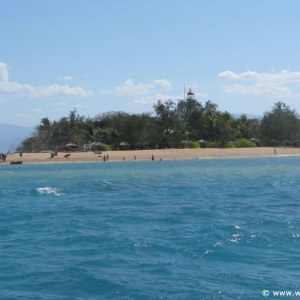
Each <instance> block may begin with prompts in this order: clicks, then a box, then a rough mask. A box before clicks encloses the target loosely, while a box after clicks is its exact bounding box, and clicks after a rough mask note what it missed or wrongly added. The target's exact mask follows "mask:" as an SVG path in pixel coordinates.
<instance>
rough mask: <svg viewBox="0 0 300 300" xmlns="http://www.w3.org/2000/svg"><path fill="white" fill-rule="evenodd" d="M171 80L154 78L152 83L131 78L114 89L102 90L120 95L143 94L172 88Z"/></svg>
mask: <svg viewBox="0 0 300 300" xmlns="http://www.w3.org/2000/svg"><path fill="white" fill-rule="evenodd" d="M171 88H172V84H171V82H169V81H167V80H165V79H158V80H154V81H153V82H152V83H142V82H141V83H138V84H135V83H134V82H133V81H132V80H131V79H128V80H126V81H125V82H124V83H122V84H121V85H119V86H116V87H115V88H114V89H112V90H105V91H100V92H101V93H102V94H107V95H119V96H133V97H134V96H142V95H147V94H149V93H153V92H155V91H158V90H170V89H171Z"/></svg>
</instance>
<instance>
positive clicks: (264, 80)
mask: <svg viewBox="0 0 300 300" xmlns="http://www.w3.org/2000/svg"><path fill="white" fill-rule="evenodd" d="M218 78H220V79H225V80H230V81H239V83H238V84H233V85H224V86H223V89H224V92H225V93H235V94H252V95H255V96H263V97H266V98H295V97H300V72H290V71H288V70H282V71H281V72H279V73H275V72H271V73H257V72H253V71H247V72H244V73H241V74H236V73H234V72H232V71H225V72H221V73H219V74H218Z"/></svg>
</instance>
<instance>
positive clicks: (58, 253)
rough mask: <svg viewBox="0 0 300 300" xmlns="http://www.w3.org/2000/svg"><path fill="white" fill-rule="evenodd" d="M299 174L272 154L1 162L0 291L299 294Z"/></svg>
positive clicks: (76, 295)
mask: <svg viewBox="0 0 300 300" xmlns="http://www.w3.org/2000/svg"><path fill="white" fill-rule="evenodd" d="M299 174H300V157H279V156H274V157H261V158H229V159H221V158H219V159H190V160H174V161H173V160H170V161H122V162H112V161H109V162H91V163H53V164H24V165H1V164H0V261H1V263H0V299H47V300H48V299H263V298H266V296H269V297H268V298H269V299H272V298H274V297H275V296H274V291H275V292H276V291H291V292H292V293H294V294H293V295H294V296H295V295H296V294H295V293H296V292H297V291H298V290H299V295H300V287H299V284H300V283H299V262H300V251H299V249H300V217H299V207H300V205H299V194H300V176H299ZM268 293H269V294H268ZM276 298H279V297H276ZM289 298H290V299H291V298H292V297H289ZM299 298H300V296H299Z"/></svg>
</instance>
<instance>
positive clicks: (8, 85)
mask: <svg viewBox="0 0 300 300" xmlns="http://www.w3.org/2000/svg"><path fill="white" fill-rule="evenodd" d="M1 93H2V94H6V95H7V94H8V95H11V96H14V97H30V98H37V97H39V98H44V97H50V96H57V95H60V96H73V97H89V96H91V95H92V92H91V91H87V90H85V89H83V88H81V87H74V88H72V87H69V86H68V85H58V84H55V85H51V86H44V87H33V86H30V85H28V84H20V83H18V82H11V81H9V75H8V67H7V64H5V63H3V62H0V95H1Z"/></svg>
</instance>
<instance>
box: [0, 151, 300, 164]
mask: <svg viewBox="0 0 300 300" xmlns="http://www.w3.org/2000/svg"><path fill="white" fill-rule="evenodd" d="M68 153H70V154H71V155H69V156H67V157H65V155H66V154H68ZM104 155H105V156H106V157H107V155H108V158H109V161H123V160H125V161H132V160H135V158H136V160H140V161H141V160H151V159H152V155H153V157H154V160H174V159H177V160H178V159H205V158H229V157H258V156H274V155H275V153H274V148H269V147H259V148H236V149H215V148H206V149H164V150H130V151H105V152H104V151H103V152H102V153H101V154H95V153H94V152H59V153H58V155H57V156H54V157H53V158H51V156H50V153H23V156H22V158H21V157H20V155H19V153H14V154H8V156H7V158H6V161H5V162H2V161H0V165H2V164H10V162H11V161H20V160H22V162H23V163H56V162H91V161H103V156H104ZM276 155H277V156H287V155H300V148H276ZM103 162H104V161H103Z"/></svg>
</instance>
